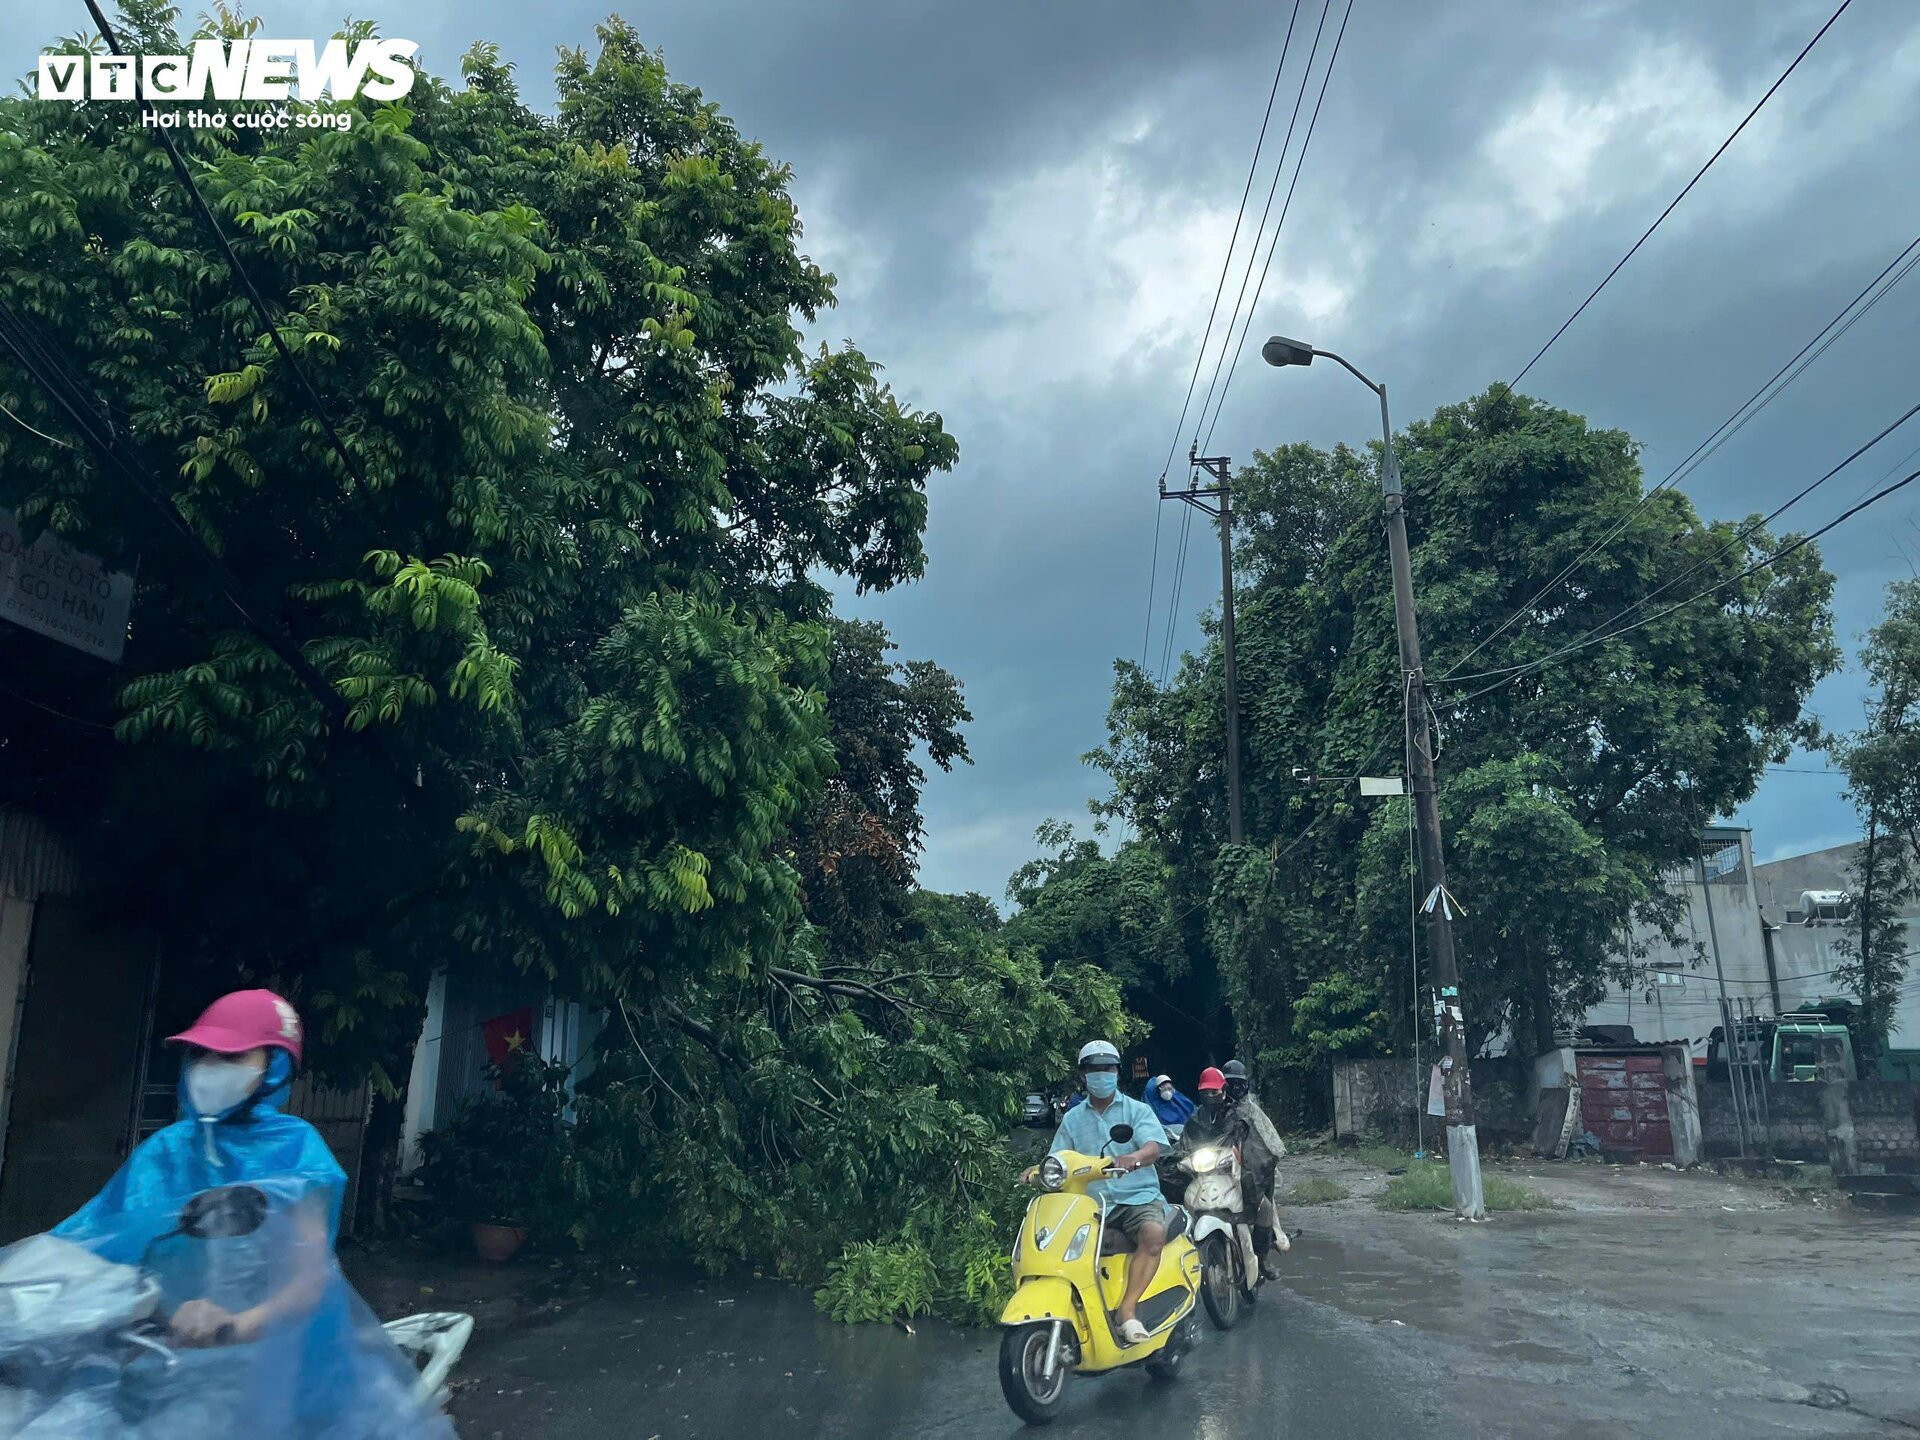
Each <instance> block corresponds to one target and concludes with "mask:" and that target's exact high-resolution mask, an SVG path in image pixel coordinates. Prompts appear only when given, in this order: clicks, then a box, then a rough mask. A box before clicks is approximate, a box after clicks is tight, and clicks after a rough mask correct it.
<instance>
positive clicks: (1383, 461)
mask: <svg viewBox="0 0 1920 1440" xmlns="http://www.w3.org/2000/svg"><path fill="white" fill-rule="evenodd" d="M1260 355H1261V358H1262V359H1264V360H1265V361H1266V362H1267V363H1268V364H1269V365H1273V366H1276V367H1285V366H1288V365H1311V364H1312V363H1313V360H1314V357H1315V356H1316V355H1318V356H1322V357H1324V358H1326V359H1328V360H1332V361H1333V362H1335V363H1336V364H1338V365H1340V366H1342V367H1344V368H1345V369H1346V370H1347V372H1348V373H1349V374H1351V375H1352V376H1353V377H1354V378H1355V379H1356V380H1358V381H1359V382H1360V383H1361V384H1362V385H1364V386H1366V387H1367V388H1368V389H1369V390H1371V391H1373V393H1374V394H1375V395H1377V396H1379V397H1380V443H1381V452H1380V487H1381V489H1382V491H1383V492H1384V493H1385V497H1386V511H1387V551H1388V554H1389V555H1390V556H1391V558H1392V561H1393V614H1394V628H1395V629H1396V630H1397V631H1398V633H1399V639H1400V669H1401V671H1402V672H1403V673H1404V675H1405V677H1406V687H1407V705H1406V713H1407V775H1408V778H1409V781H1410V782H1411V784H1410V788H1411V789H1412V791H1413V804H1414V814H1415V821H1416V826H1415V828H1416V830H1417V832H1418V835H1419V846H1420V874H1421V878H1422V880H1423V881H1424V882H1425V884H1426V886H1427V897H1426V899H1425V901H1424V902H1422V904H1421V907H1420V909H1421V912H1422V913H1423V914H1424V915H1425V916H1426V917H1427V946H1428V949H1429V950H1430V951H1431V953H1432V955H1433V978H1434V986H1435V991H1436V994H1435V996H1434V1011H1435V1014H1436V1015H1437V1016H1438V1017H1439V1020H1440V1033H1441V1036H1442V1038H1443V1039H1444V1041H1445V1043H1446V1051H1447V1053H1446V1055H1445V1057H1444V1058H1443V1059H1442V1060H1441V1062H1440V1069H1441V1073H1442V1076H1443V1080H1442V1085H1441V1091H1442V1094H1443V1095H1444V1096H1445V1097H1446V1107H1447V1166H1448V1168H1449V1170H1451V1172H1452V1175H1453V1208H1454V1210H1455V1211H1456V1212H1458V1213H1459V1214H1460V1215H1462V1216H1465V1217H1466V1218H1467V1219H1470V1220H1479V1219H1483V1218H1484V1217H1485V1215H1486V1201H1485V1199H1484V1197H1483V1195H1482V1193H1481V1185H1480V1138H1479V1134H1478V1132H1477V1131H1476V1129H1475V1127H1474V1119H1473V1078H1472V1075H1471V1074H1470V1073H1469V1068H1468V1064H1467V1032H1466V1025H1465V1023H1464V1020H1463V1016H1462V1010H1461V1000H1460V972H1459V970H1458V968H1457V967H1456V966H1455V964H1454V958H1453V905H1454V901H1453V897H1452V896H1451V895H1449V894H1448V893H1447V867H1446V857H1445V854H1444V852H1443V850H1442V847H1441V843H1440V797H1439V792H1438V787H1437V785H1436V783H1435V779H1434V765H1433V744H1432V737H1431V734H1430V732H1429V729H1428V724H1427V716H1428V713H1429V709H1428V705H1427V676H1426V670H1425V668H1424V666H1422V664H1421V662H1420V629H1419V626H1418V624H1417V623H1416V621H1415V617H1414V611H1413V566H1412V563H1411V562H1410V560H1409V558H1408V553H1407V516H1406V497H1405V496H1404V495H1403V494H1402V493H1401V490H1400V467H1399V463H1398V462H1397V461H1396V460H1395V459H1394V454H1393V421H1392V420H1391V419H1390V418H1389V417H1388V414H1387V387H1386V386H1385V385H1377V384H1375V383H1374V382H1373V381H1371V380H1369V379H1368V378H1367V377H1366V376H1365V375H1364V374H1362V373H1361V372H1360V371H1359V370H1358V369H1357V368H1356V367H1355V366H1353V365H1352V364H1350V363H1349V362H1348V361H1347V360H1345V359H1344V358H1343V357H1341V356H1339V355H1336V354H1334V353H1333V351H1331V350H1317V349H1315V348H1314V347H1313V346H1311V345H1309V344H1307V343H1306V342H1305V341H1302V340H1289V339H1288V338H1287V337H1286V336H1284V335H1275V336H1273V337H1272V338H1271V339H1270V340H1268V341H1267V343H1266V344H1265V345H1262V346H1261V347H1260Z"/></svg>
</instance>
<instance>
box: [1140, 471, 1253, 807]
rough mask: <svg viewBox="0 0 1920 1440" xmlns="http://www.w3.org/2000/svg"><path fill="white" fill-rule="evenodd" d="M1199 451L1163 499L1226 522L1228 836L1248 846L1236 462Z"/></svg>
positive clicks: (1223, 621)
mask: <svg viewBox="0 0 1920 1440" xmlns="http://www.w3.org/2000/svg"><path fill="white" fill-rule="evenodd" d="M1198 451H1199V447H1198V446H1197V445H1194V446H1189V447H1188V448H1187V488H1186V489H1184V490H1169V489H1167V479H1166V476H1164V475H1163V476H1161V477H1160V498H1161V499H1162V500H1179V501H1183V502H1184V503H1186V504H1188V505H1191V506H1193V508H1194V509H1196V510H1198V511H1200V512H1201V513H1202V514H1204V515H1210V516H1212V517H1213V518H1214V519H1215V520H1217V521H1219V522H1220V647H1221V649H1222V650H1223V651H1224V652H1225V658H1226V681H1227V685H1226V691H1227V693H1226V697H1225V704H1226V720H1227V839H1228V840H1229V841H1230V842H1232V843H1233V844H1235V845H1244V844H1246V843H1247V821H1246V815H1245V813H1244V810H1243V807H1242V804H1241V799H1240V670H1239V665H1238V663H1237V661H1236V659H1235V656H1234V650H1233V496H1232V484H1233V462H1232V461H1231V460H1229V459H1228V458H1227V457H1226V456H1225V455H1201V454H1199V453H1198ZM1199 470H1204V471H1206V472H1207V474H1208V475H1210V476H1212V477H1213V481H1214V483H1213V484H1212V485H1208V486H1202V485H1200V484H1199V483H1198V482H1199V476H1198V475H1197V474H1196V473H1195V472H1196V471H1199ZM1209 501H1212V502H1215V503H1213V504H1209V503H1208V502H1209Z"/></svg>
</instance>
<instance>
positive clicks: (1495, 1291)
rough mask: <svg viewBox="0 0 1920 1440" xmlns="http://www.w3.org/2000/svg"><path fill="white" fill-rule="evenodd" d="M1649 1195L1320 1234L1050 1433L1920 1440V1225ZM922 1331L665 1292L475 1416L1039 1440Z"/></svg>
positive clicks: (801, 1295) (1103, 1383) (1335, 1219)
mask: <svg viewBox="0 0 1920 1440" xmlns="http://www.w3.org/2000/svg"><path fill="white" fill-rule="evenodd" d="M1601 1178H1602V1179H1604V1178H1605V1177H1604V1176H1602V1177H1601ZM1613 1178H1614V1179H1615V1180H1616V1181H1617V1180H1620V1179H1622V1177H1618V1176H1616V1177H1613ZM1624 1178H1625V1180H1626V1181H1628V1182H1633V1181H1634V1177H1632V1176H1631V1174H1629V1175H1628V1176H1627V1177H1624ZM1595 1183H1598V1182H1595ZM1635 1183H1637V1184H1638V1185H1639V1186H1640V1189H1639V1190H1636V1189H1635ZM1635 1183H1629V1184H1623V1185H1615V1186H1614V1187H1613V1189H1612V1191H1611V1192H1607V1193H1610V1194H1611V1195H1612V1196H1615V1197H1619V1196H1622V1195H1624V1196H1625V1198H1624V1199H1617V1200H1611V1201H1609V1203H1610V1204H1612V1206H1613V1208H1611V1209H1609V1208H1605V1207H1604V1206H1603V1207H1602V1208H1599V1209H1592V1208H1588V1209H1585V1210H1572V1211H1567V1212H1558V1213H1553V1214H1548V1215H1543V1216H1506V1217H1501V1218H1498V1219H1497V1220H1495V1221H1494V1222H1492V1223H1489V1224H1488V1225H1485V1226H1481V1227H1467V1226H1462V1225H1459V1224H1457V1223H1456V1222H1453V1221H1451V1220H1449V1219H1446V1218H1442V1217H1435V1216H1427V1215H1399V1214H1383V1213H1380V1212H1379V1211H1377V1210H1376V1209H1374V1208H1373V1207H1372V1206H1371V1204H1369V1203H1367V1202H1366V1201H1365V1200H1364V1199H1359V1198H1356V1199H1354V1200H1351V1201H1348V1202H1345V1203H1343V1204H1341V1205H1336V1206H1331V1207H1325V1208H1321V1209H1315V1210H1303V1211H1299V1212H1296V1213H1295V1215H1294V1216H1293V1217H1292V1220H1293V1225H1294V1226H1304V1227H1305V1231H1304V1233H1303V1234H1301V1235H1299V1236H1298V1237H1297V1239H1296V1243H1295V1247H1294V1250H1293V1253H1292V1254H1291V1255H1290V1256H1289V1257H1288V1262H1287V1264H1288V1275H1287V1278H1286V1280H1284V1281H1283V1282H1281V1283H1280V1284H1279V1285H1275V1286H1269V1287H1267V1289H1266V1291H1265V1292H1264V1293H1263V1296H1262V1299H1261V1301H1260V1304H1259V1305H1258V1307H1257V1308H1256V1309H1255V1311H1254V1312H1253V1314H1252V1315H1251V1316H1250V1317H1249V1318H1247V1319H1246V1320H1243V1321H1242V1323H1241V1325H1240V1327H1239V1328H1237V1329H1236V1330H1234V1331H1233V1332H1231V1333H1229V1334H1225V1335H1222V1334H1220V1333H1219V1332H1217V1331H1214V1330H1213V1329H1212V1328H1211V1327H1210V1326H1205V1327H1204V1335H1205V1338H1204V1341H1203V1343H1202V1345H1201V1346H1200V1347H1199V1348H1198V1349H1197V1350H1196V1351H1195V1352H1194V1353H1193V1355H1192V1356H1191V1357H1190V1358H1189V1360H1188V1362H1187V1364H1186V1365H1185V1367H1183V1372H1182V1374H1181V1376H1180V1378H1179V1379H1177V1380H1175V1381H1173V1382H1171V1383H1158V1382H1154V1381H1152V1380H1150V1379H1149V1378H1148V1377H1147V1376H1146V1375H1144V1374H1141V1373H1137V1372H1129V1371H1122V1372H1120V1373H1118V1374H1115V1375H1112V1376H1109V1377H1106V1378H1103V1379H1098V1380H1094V1379H1085V1378H1076V1380H1075V1381H1074V1384H1073V1387H1072V1389H1071V1391H1070V1395H1069V1401H1068V1406H1067V1411H1066V1413H1065V1415H1063V1417H1062V1419H1061V1420H1060V1421H1059V1422H1057V1423H1056V1424H1054V1425H1052V1426H1051V1427H1048V1429H1047V1431H1046V1432H1044V1433H1047V1434H1050V1435H1059V1436H1090V1435H1096V1434H1097V1435H1112V1434H1115V1433H1122V1434H1126V1435H1128V1436H1138V1437H1141V1440H1147V1437H1153V1440H1161V1437H1193V1440H1240V1437H1255V1436H1258V1437H1261V1440H1270V1437H1273V1436H1276V1435H1290V1436H1302V1437H1313V1440H1347V1437H1354V1440H1359V1437H1367V1440H1373V1437H1379V1436H1383V1435H1395V1434H1403V1433H1410V1432H1412V1431H1413V1430H1414V1427H1419V1429H1420V1430H1421V1431H1423V1432H1424V1431H1426V1430H1428V1429H1429V1428H1430V1427H1432V1426H1433V1425H1434V1424H1435V1422H1437V1421H1442V1422H1449V1423H1452V1424H1454V1425H1456V1426H1457V1427H1458V1428H1459V1429H1460V1431H1461V1433H1462V1434H1464V1435H1468V1436H1474V1437H1505V1436H1513V1437H1528V1440H1537V1437H1555V1436H1569V1437H1571V1436H1592V1435H1625V1436H1640V1435H1661V1436H1680V1437H1684V1440H1718V1437H1722V1436H1725V1437H1728V1440H1753V1437H1756V1436H1776V1435H1788V1436H1794V1435H1809V1436H1902V1435H1907V1436H1912V1435H1920V1367H1917V1366H1916V1361H1920V1223H1916V1222H1915V1221H1913V1220H1907V1219H1895V1218H1887V1217H1868V1216H1861V1215H1857V1214H1852V1213H1846V1212H1843V1213H1834V1212H1832V1211H1830V1210H1828V1211H1821V1210H1810V1209H1807V1208H1805V1207H1799V1208H1791V1207H1781V1206H1779V1205H1778V1204H1777V1203H1773V1202H1768V1203H1765V1204H1763V1203H1760V1202H1759V1201H1755V1202H1754V1208H1748V1204H1747V1202H1746V1201H1744V1200H1742V1199H1741V1193H1742V1192H1739V1191H1737V1190H1734V1189H1728V1190H1727V1191H1726V1192H1725V1194H1724V1195H1723V1194H1722V1193H1721V1191H1719V1190H1717V1189H1710V1188H1701V1187H1698V1186H1694V1187H1693V1188H1688V1187H1689V1186H1691V1184H1692V1182H1691V1181H1690V1180H1676V1182H1675V1184H1674V1185H1670V1186H1669V1187H1668V1189H1669V1190H1671V1191H1674V1193H1677V1194H1678V1195H1679V1196H1680V1202H1679V1204H1678V1206H1677V1207H1676V1205H1675V1204H1674V1203H1673V1201H1672V1196H1671V1195H1664V1196H1663V1195H1655V1196H1654V1197H1653V1198H1652V1199H1651V1200H1649V1199H1647V1198H1646V1197H1645V1196H1644V1195H1642V1194H1641V1193H1640V1191H1641V1190H1645V1189H1647V1188H1648V1182H1644V1181H1642V1182H1635ZM1706 1183H1707V1185H1709V1186H1711V1185H1715V1184H1717V1183H1718V1182H1706ZM1603 1190H1604V1187H1603ZM1749 1193H1750V1192H1749ZM1729 1199H1730V1200H1732V1201H1733V1203H1732V1204H1731V1205H1728V1204H1725V1203H1722V1202H1723V1201H1725V1200H1729ZM1290 1228H1291V1227H1290ZM916 1328H917V1331H918V1333H917V1334H914V1335H911V1336H910V1335H907V1334H905V1333H903V1332H902V1331H901V1330H899V1329H896V1328H891V1327H884V1326H863V1327H852V1326H842V1325H835V1324H832V1323H830V1322H828V1321H826V1320H825V1319H823V1318H822V1317H820V1316H819V1315H818V1314H817V1313H816V1312H815V1311H814V1309H813V1306H812V1302H811V1297H810V1296H809V1295H808V1294H806V1293H805V1292H803V1291H799V1290H795V1289H792V1288H790V1287H785V1286H781V1285H775V1284H772V1283H766V1284H749V1285H745V1286H739V1285H731V1284H729V1285H725V1286H708V1287H705V1288H703V1289H689V1288H687V1287H686V1286H684V1285H681V1286H677V1287H666V1286H661V1287H659V1288H654V1287H652V1286H651V1285H650V1284H649V1282H646V1281H640V1282H637V1283H635V1284H632V1285H630V1286H616V1287H614V1288H613V1289H612V1290H611V1291H608V1292H603V1293H602V1294H601V1295H600V1296H599V1297H598V1298H596V1299H594V1300H592V1301H590V1302H588V1303H587V1304H585V1305H583V1306H581V1307H580V1308H578V1309H576V1310H573V1311H571V1312H569V1313H566V1314H564V1315H562V1316H560V1317H559V1318H558V1319H555V1320H552V1321H551V1322H550V1323H545V1324H542V1325H539V1326H537V1327H527V1328H520V1329H515V1330H509V1331H507V1332H506V1333H500V1334H490V1335H489V1334H482V1335H477V1336H476V1338H475V1341H474V1345H473V1347H472V1349H471V1351H470V1352H469V1359H468V1362H467V1364H465V1365H464V1366H463V1367H462V1368H463V1371H464V1372H465V1374H466V1376H467V1378H468V1381H469V1383H468V1384H467V1385H466V1386H465V1387H463V1389H462V1391H461V1393H460V1394H459V1396H458V1397H457V1400H456V1403H455V1407H454V1408H455V1416H456V1419H457V1420H458V1421H459V1424H460V1430H461V1434H462V1435H463V1436H464V1437H467V1440H493V1437H500V1440H508V1437H512V1440H519V1437H545V1436H595V1435H605V1436H608V1437H615V1436H618V1437H622V1440H626V1437H632V1440H653V1437H658V1440H680V1437H705V1436H728V1437H736V1436H742V1435H746V1436H760V1435H779V1436H781V1437H790V1436H816V1435H818V1436H834V1437H846V1440H868V1437H874V1440H878V1437H892V1436H914V1437H921V1436H927V1437H962V1436H964V1437H976V1436H984V1437H1005V1436H1013V1435H1018V1434H1026V1433H1040V1432H1028V1431H1025V1430H1024V1429H1023V1427H1021V1426H1020V1424H1019V1423H1018V1421H1017V1420H1016V1419H1015V1418H1014V1417H1013V1415H1012V1414H1011V1412H1009V1411H1008V1410H1007V1408H1006V1405H1005V1402H1004V1401H1003V1400H1002V1398H1001V1396H1000V1392H999V1386H998V1383H997V1381H996V1379H995V1373H994V1366H995V1356H996V1346H997V1335H995V1334H994V1333H992V1332H968V1331H957V1330H954V1329H951V1328H949V1327H947V1326H944V1325H941V1324H939V1323H937V1322H924V1323H921V1324H919V1325H918V1326H917V1327H916Z"/></svg>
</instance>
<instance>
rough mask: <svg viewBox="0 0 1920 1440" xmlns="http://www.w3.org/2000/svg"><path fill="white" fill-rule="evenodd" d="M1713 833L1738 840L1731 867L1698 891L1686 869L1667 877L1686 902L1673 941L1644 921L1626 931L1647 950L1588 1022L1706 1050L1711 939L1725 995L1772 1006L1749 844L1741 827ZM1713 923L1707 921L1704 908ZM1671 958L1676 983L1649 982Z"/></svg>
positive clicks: (1711, 1015) (1715, 983) (1714, 999)
mask: <svg viewBox="0 0 1920 1440" xmlns="http://www.w3.org/2000/svg"><path fill="white" fill-rule="evenodd" d="M1708 833H1709V834H1710V835H1713V836H1716V837H1718V836H1725V837H1726V839H1727V841H1728V843H1729V844H1731V843H1733V841H1734V840H1735V839H1736V838H1737V839H1738V842H1739V845H1740V863H1739V868H1738V869H1737V871H1735V872H1733V873H1731V874H1729V875H1727V876H1725V877H1723V878H1716V879H1713V880H1711V881H1710V883H1709V884H1708V885H1707V886H1706V887H1705V888H1704V890H1703V888H1702V887H1701V885H1700V884H1699V882H1698V879H1697V878H1696V875H1695V873H1694V872H1692V871H1691V870H1689V871H1687V872H1685V873H1679V872H1676V873H1675V874H1673V875H1671V876H1669V877H1668V878H1667V887H1668V889H1669V890H1671V891H1672V892H1673V893H1675V894H1678V895H1679V896H1681V897H1682V899H1683V900H1684V901H1685V902H1686V914H1685V915H1684V917H1683V918H1682V919H1681V921H1680V927H1679V929H1680V943H1679V944H1677V945H1675V944H1670V943H1668V942H1667V941H1666V940H1665V939H1663V938H1662V937H1661V936H1660V935H1659V933H1658V932H1657V931H1655V930H1653V929H1652V928H1651V927H1649V926H1638V927H1636V928H1635V930H1634V932H1633V937H1632V938H1633V942H1634V944H1635V945H1636V946H1640V945H1644V946H1645V947H1646V955H1645V956H1644V958H1642V959H1639V960H1636V961H1635V962H1634V969H1635V974H1634V983H1633V984H1631V985H1624V986H1623V985H1614V986H1612V987H1610V989H1609V991H1608V994H1607V997H1606V999H1604V1000H1602V1001H1601V1002H1600V1003H1599V1004H1598V1005H1596V1006H1594V1007H1593V1008H1592V1009H1591V1010H1589V1011H1588V1012H1587V1019H1586V1023H1587V1024H1589V1025H1631V1026H1632V1027H1633V1033H1634V1038H1635V1039H1637V1040H1644V1041H1653V1040H1679V1041H1687V1042H1690V1043H1692V1045H1693V1053H1694V1054H1695V1055H1696V1056H1704V1055H1705V1054H1706V1039H1707V1035H1708V1034H1709V1033H1710V1032H1711V1031H1712V1030H1713V1028H1714V1027H1715V1026H1716V1025H1718V1024H1719V1023H1720V976H1719V971H1717V970H1716V969H1715V966H1714V945H1713V940H1714V938H1715V937H1717V938H1718V940H1719V954H1720V965H1721V967H1722V968H1724V970H1725V974H1726V986H1727V994H1728V996H1729V997H1731V998H1735V999H1739V998H1745V999H1747V1000H1750V1001H1755V1002H1757V1003H1758V1004H1759V1005H1760V1007H1761V1008H1762V1010H1763V1011H1765V1012H1767V1013H1771V1012H1772V1009H1773V998H1772V992H1771V990H1770V988H1769V985H1768V980H1767V951H1766V938H1765V933H1764V931H1763V930H1762V927H1761V917H1760V904H1759V897H1758V895H1757V893H1756V891H1755V888H1754V885H1753V873H1754V872H1753V842H1752V836H1751V835H1750V834H1748V833H1747V832H1746V831H1744V830H1740V831H1735V830H1731V829H1724V830H1723V829H1721V828H1719V827H1713V828H1711V829H1710V830H1709V832H1708ZM1709 905H1711V907H1712V923H1711V925H1709V923H1708V907H1709ZM1662 963H1668V964H1673V963H1677V964H1678V965H1679V966H1680V967H1681V969H1680V970H1678V971H1677V972H1669V973H1670V974H1673V975H1674V976H1675V977H1676V981H1677V983H1669V984H1660V983H1658V982H1656V980H1655V978H1654V977H1655V975H1656V974H1657V973H1658V972H1657V970H1656V968H1655V967H1656V966H1658V965H1660V964H1662Z"/></svg>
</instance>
